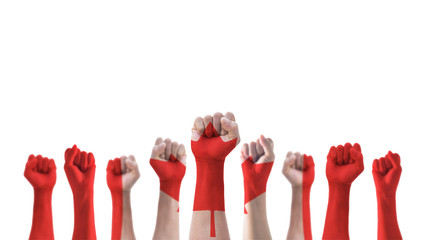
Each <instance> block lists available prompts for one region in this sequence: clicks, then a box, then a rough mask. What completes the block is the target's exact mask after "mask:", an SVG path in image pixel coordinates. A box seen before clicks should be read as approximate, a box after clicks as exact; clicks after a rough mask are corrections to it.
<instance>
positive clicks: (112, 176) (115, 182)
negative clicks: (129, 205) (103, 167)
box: [107, 158, 123, 240]
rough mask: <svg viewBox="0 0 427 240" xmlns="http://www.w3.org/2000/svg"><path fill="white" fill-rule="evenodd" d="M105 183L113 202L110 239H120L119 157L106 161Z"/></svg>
mask: <svg viewBox="0 0 427 240" xmlns="http://www.w3.org/2000/svg"><path fill="white" fill-rule="evenodd" d="M107 183H108V187H109V188H110V191H111V199H112V202H113V214H112V226H111V239H112V240H116V239H117V240H120V239H121V236H122V223H123V181H122V163H121V159H120V158H115V159H114V160H110V161H109V162H108V166H107Z"/></svg>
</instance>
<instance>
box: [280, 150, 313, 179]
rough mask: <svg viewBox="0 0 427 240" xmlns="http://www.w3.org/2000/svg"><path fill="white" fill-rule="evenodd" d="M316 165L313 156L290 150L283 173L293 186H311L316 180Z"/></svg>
mask: <svg viewBox="0 0 427 240" xmlns="http://www.w3.org/2000/svg"><path fill="white" fill-rule="evenodd" d="M314 166H315V165H314V161H313V157H312V156H307V155H305V154H303V155H301V153H299V152H296V153H292V152H288V154H287V155H286V159H285V162H284V163H283V169H282V173H283V175H284V176H285V177H286V178H287V179H288V181H289V182H290V183H291V185H292V187H311V185H312V184H313V181H314Z"/></svg>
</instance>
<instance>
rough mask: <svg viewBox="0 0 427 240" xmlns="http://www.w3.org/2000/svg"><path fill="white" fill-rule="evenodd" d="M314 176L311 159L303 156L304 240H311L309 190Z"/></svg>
mask: <svg viewBox="0 0 427 240" xmlns="http://www.w3.org/2000/svg"><path fill="white" fill-rule="evenodd" d="M314 175H315V174H314V161H313V157H311V156H307V155H305V154H304V160H303V172H302V182H303V184H302V219H303V220H302V222H303V228H304V239H305V240H311V239H313V237H312V234H311V217H310V190H311V185H312V184H313V181H314Z"/></svg>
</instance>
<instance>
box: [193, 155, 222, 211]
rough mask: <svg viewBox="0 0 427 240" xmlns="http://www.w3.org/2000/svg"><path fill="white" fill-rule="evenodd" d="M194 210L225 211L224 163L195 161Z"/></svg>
mask: <svg viewBox="0 0 427 240" xmlns="http://www.w3.org/2000/svg"><path fill="white" fill-rule="evenodd" d="M196 165H197V181H196V191H195V194H194V210H195V211H196V210H211V211H212V210H221V211H224V210H225V204H224V161H219V160H204V159H196Z"/></svg>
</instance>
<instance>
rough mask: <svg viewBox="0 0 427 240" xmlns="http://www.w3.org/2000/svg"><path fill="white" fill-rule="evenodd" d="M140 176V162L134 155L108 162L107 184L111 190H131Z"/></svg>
mask: <svg viewBox="0 0 427 240" xmlns="http://www.w3.org/2000/svg"><path fill="white" fill-rule="evenodd" d="M139 177H140V173H139V169H138V164H137V163H136V161H135V157H134V156H133V155H130V156H129V157H126V156H122V157H120V158H115V159H114V160H110V161H109V162H108V165H107V184H108V187H109V188H110V190H111V192H115V191H119V192H121V191H123V192H129V191H130V190H131V188H132V186H133V185H134V184H135V182H136V181H137V180H138V179H139Z"/></svg>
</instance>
